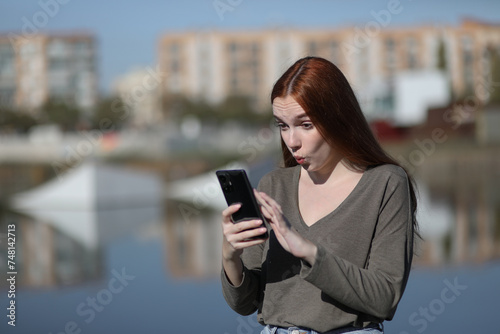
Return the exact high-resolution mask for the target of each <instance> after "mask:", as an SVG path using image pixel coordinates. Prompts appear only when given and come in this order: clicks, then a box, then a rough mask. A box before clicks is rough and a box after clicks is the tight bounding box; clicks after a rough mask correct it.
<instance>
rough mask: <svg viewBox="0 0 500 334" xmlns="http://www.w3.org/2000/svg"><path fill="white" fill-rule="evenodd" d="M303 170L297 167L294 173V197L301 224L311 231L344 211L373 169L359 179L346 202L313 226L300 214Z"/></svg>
mask: <svg viewBox="0 0 500 334" xmlns="http://www.w3.org/2000/svg"><path fill="white" fill-rule="evenodd" d="M301 169H302V167H301V166H297V168H296V169H295V173H294V177H293V196H294V203H295V206H296V208H297V215H298V217H299V220H300V224H301V225H302V226H303V227H304V228H306V229H308V230H309V229H310V228H312V227H313V226H315V225H317V224H318V223H321V222H322V221H324V220H325V219H327V218H329V217H331V216H334V215H335V214H336V213H337V212H338V211H340V210H341V209H342V207H344V206H345V205H346V203H347V202H349V201H350V200H351V198H353V197H354V195H355V194H356V193H357V192H358V191H360V189H361V188H362V185H363V183H364V182H365V180H366V175H367V173H368V172H369V171H370V169H371V168H367V169H366V170H365V171H364V172H363V175H361V178H360V179H359V181H358V183H357V184H356V185H355V186H354V188H353V189H352V190H351V192H350V193H349V195H347V196H346V198H344V200H343V201H342V202H341V203H340V204H339V205H338V206H337V207H336V208H335V209H333V210H332V211H330V212H328V213H327V214H326V215H324V216H323V217H321V218H319V219H318V220H316V221H315V222H314V223H312V224H311V225H307V224H306V222H305V221H304V218H303V217H302V213H301V212H300V206H299V180H300V172H301Z"/></svg>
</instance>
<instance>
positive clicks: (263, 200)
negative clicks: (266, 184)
mask: <svg viewBox="0 0 500 334" xmlns="http://www.w3.org/2000/svg"><path fill="white" fill-rule="evenodd" d="M254 193H255V198H257V200H258V201H259V203H260V204H261V206H262V207H263V208H266V209H267V211H268V212H272V207H271V205H270V203H269V202H268V201H267V200H266V198H265V197H263V196H262V195H263V194H264V193H263V192H259V191H257V190H255V189H254ZM268 198H270V197H268Z"/></svg>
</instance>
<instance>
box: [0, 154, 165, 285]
mask: <svg viewBox="0 0 500 334" xmlns="http://www.w3.org/2000/svg"><path fill="white" fill-rule="evenodd" d="M162 191H163V188H162V184H161V181H160V179H159V178H158V177H157V176H156V175H152V174H147V173H139V172H136V171H130V170H127V169H124V168H117V167H109V166H102V165H98V164H92V163H89V164H86V165H83V166H81V167H80V168H78V169H76V170H74V171H71V172H70V173H68V174H66V175H64V176H63V177H61V178H55V179H53V180H51V181H49V182H47V183H45V184H43V185H41V186H38V187H36V188H34V189H31V190H28V191H26V192H22V193H20V194H17V195H15V196H13V198H12V199H11V201H10V206H11V210H10V212H8V213H6V214H5V215H4V218H3V219H2V228H3V230H6V228H7V227H6V226H7V225H8V224H14V225H15V226H16V236H17V238H16V264H17V268H18V272H19V279H18V282H19V284H20V285H25V286H31V287H51V286H58V285H73V284H81V283H83V282H86V281H91V280H98V279H101V278H102V276H103V270H105V269H106V268H104V267H105V264H103V257H104V256H105V254H104V252H103V248H105V247H106V245H108V244H109V243H110V242H112V241H113V240H114V239H117V238H120V237H126V236H129V235H134V234H137V233H146V232H147V231H148V229H151V228H155V226H158V224H159V222H161V221H162V219H163V216H164V213H163V209H164V208H163V206H162V205H161V203H162V202H161V198H162ZM12 210H14V211H12ZM2 246H3V247H2V248H5V249H2V250H4V254H5V253H6V252H7V247H6V244H5V243H2ZM6 265H7V262H6V261H5V262H4V261H2V262H0V270H3V271H4V272H7V266H6Z"/></svg>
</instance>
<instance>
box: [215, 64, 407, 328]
mask: <svg viewBox="0 0 500 334" xmlns="http://www.w3.org/2000/svg"><path fill="white" fill-rule="evenodd" d="M271 103H272V106H273V114H274V117H275V119H276V123H277V125H278V127H279V129H280V132H281V146H282V152H283V159H284V164H285V168H281V169H278V170H275V171H273V172H271V173H269V174H267V175H266V176H264V177H263V178H262V180H261V181H260V183H259V187H258V189H259V191H255V194H256V197H257V199H258V201H259V202H260V204H261V209H262V212H263V214H264V216H265V217H266V219H267V220H268V222H269V225H270V227H271V228H272V231H271V233H270V237H269V239H267V240H262V239H260V240H251V239H250V238H251V237H254V236H258V235H260V234H262V233H264V232H265V230H266V228H263V227H258V226H260V224H261V222H260V221H258V220H249V221H245V222H240V223H238V224H233V223H232V222H231V214H232V213H234V212H236V211H237V210H238V209H239V205H232V206H230V207H228V208H227V209H226V210H224V211H223V213H222V218H223V219H222V227H223V233H224V238H223V240H224V241H223V245H222V252H223V270H222V276H221V279H222V287H223V294H224V297H225V298H226V301H227V303H228V304H229V306H230V307H231V308H233V309H234V310H235V311H236V312H238V313H240V314H242V315H250V314H252V313H253V312H255V311H258V314H257V317H258V320H259V322H260V323H262V324H263V325H265V326H266V327H265V328H264V329H263V331H262V333H278V334H281V333H347V332H349V333H358V332H359V333H361V332H362V333H367V332H373V333H382V332H383V326H382V323H383V321H384V320H390V319H392V317H393V316H394V313H395V311H396V307H397V305H398V302H399V300H400V299H401V296H402V294H403V291H404V289H405V286H406V282H407V280H408V275H409V272H410V267H411V262H412V257H413V237H414V234H415V233H416V232H415V231H416V220H415V210H416V205H417V203H416V197H415V193H414V189H413V186H412V182H411V179H410V178H409V176H408V175H407V174H406V173H405V171H404V170H403V168H401V167H400V166H399V165H398V164H397V162H396V161H394V160H393V159H392V158H390V157H389V156H388V155H387V154H386V153H385V152H384V151H383V149H382V148H381V147H380V145H379V144H378V142H377V140H376V139H375V137H374V136H373V134H372V132H371V131H370V128H369V126H368V124H367V122H366V119H365V118H364V116H363V113H362V112H361V109H360V106H359V104H358V102H357V100H356V97H355V95H354V93H353V91H352V89H351V87H350V85H349V83H348V82H347V80H346V78H345V77H344V75H343V74H342V73H341V71H340V70H339V69H338V68H337V67H336V66H335V65H334V64H332V63H331V62H329V61H327V60H325V59H322V58H316V57H306V58H303V59H300V60H298V61H297V62H296V63H295V64H294V65H292V66H291V67H290V68H289V69H288V70H287V71H286V72H285V73H284V74H283V76H282V77H281V78H280V79H279V80H278V81H277V83H276V84H275V86H274V88H273V91H272V94H271ZM294 330H295V332H293V331H294Z"/></svg>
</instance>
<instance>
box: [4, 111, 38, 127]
mask: <svg viewBox="0 0 500 334" xmlns="http://www.w3.org/2000/svg"><path fill="white" fill-rule="evenodd" d="M36 124H37V122H36V120H35V119H34V118H33V117H32V116H31V115H29V114H27V113H26V112H24V111H22V110H14V109H10V108H0V132H21V133H26V132H28V131H29V129H30V128H31V127H32V126H34V125H36Z"/></svg>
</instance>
